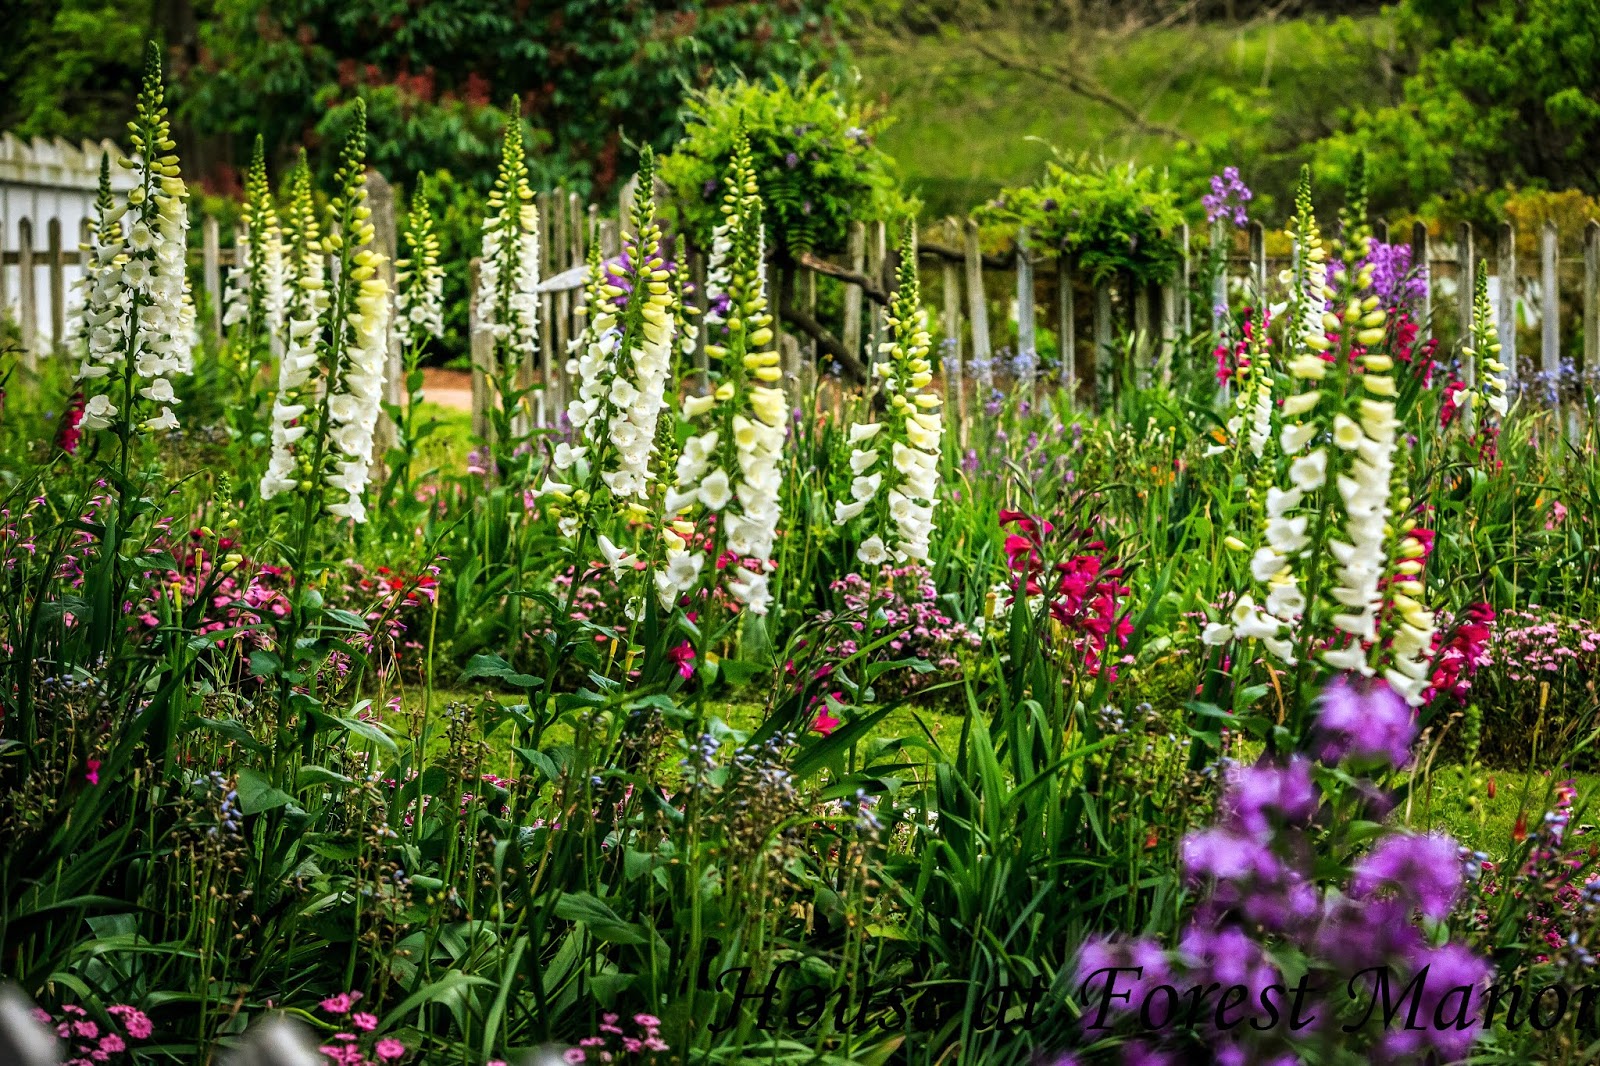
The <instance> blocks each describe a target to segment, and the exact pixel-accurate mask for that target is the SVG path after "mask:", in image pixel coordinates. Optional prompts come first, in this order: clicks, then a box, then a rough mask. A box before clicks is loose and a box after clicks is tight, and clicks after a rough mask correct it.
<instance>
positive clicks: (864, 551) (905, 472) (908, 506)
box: [834, 221, 944, 566]
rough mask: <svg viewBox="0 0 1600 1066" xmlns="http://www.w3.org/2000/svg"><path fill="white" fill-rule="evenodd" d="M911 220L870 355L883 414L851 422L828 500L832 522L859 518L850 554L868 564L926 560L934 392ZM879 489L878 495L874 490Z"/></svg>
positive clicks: (935, 443) (934, 498) (934, 458)
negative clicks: (843, 481) (877, 356)
mask: <svg viewBox="0 0 1600 1066" xmlns="http://www.w3.org/2000/svg"><path fill="white" fill-rule="evenodd" d="M911 238H912V233H911V223H910V221H907V222H906V224H905V227H904V229H903V230H902V234H901V240H900V287H899V289H898V290H897V291H896V293H895V298H894V306H893V307H892V308H891V309H890V311H889V315H888V327H889V332H890V339H889V340H888V341H885V342H884V344H883V353H882V354H883V355H885V356H887V358H886V359H883V360H881V361H874V362H873V364H872V374H873V376H874V377H876V378H878V379H880V380H881V382H882V395H883V397H884V400H885V406H886V407H887V408H888V417H887V418H886V419H885V420H883V421H881V422H879V421H873V422H858V423H856V424H855V425H853V426H851V427H850V445H851V451H850V473H851V475H852V476H853V480H852V481H851V482H850V499H849V500H848V501H845V500H839V501H837V502H836V503H835V504H834V521H835V522H837V523H838V524H839V525H844V524H845V523H847V522H851V521H852V520H855V519H858V518H862V517H863V516H865V517H864V519H863V520H862V521H860V522H858V523H857V524H858V527H859V529H860V531H861V532H862V533H863V534H864V536H863V537H862V538H861V539H860V541H859V542H858V544H857V547H856V558H857V559H858V560H859V561H860V562H862V563H863V564H865V565H867V566H881V565H882V564H884V563H887V562H889V561H890V560H891V559H892V560H893V561H894V562H896V563H901V564H903V563H905V562H907V561H915V562H926V561H927V559H928V539H929V537H930V536H931V535H932V533H933V510H934V506H935V504H937V503H938V498H939V441H940V438H941V434H942V433H943V429H944V424H943V421H942V420H941V418H940V415H939V411H938V408H939V405H940V403H941V400H940V397H939V394H938V393H937V392H934V391H933V390H932V389H931V388H930V387H929V386H930V385H931V384H932V382H933V366H932V364H931V363H929V362H928V348H929V341H928V326H927V312H926V311H925V310H924V309H923V307H922V299H921V294H920V291H919V290H918V288H917V269H916V252H915V249H914V247H913V245H912V241H911ZM880 489H882V494H881V498H880V493H879V490H880Z"/></svg>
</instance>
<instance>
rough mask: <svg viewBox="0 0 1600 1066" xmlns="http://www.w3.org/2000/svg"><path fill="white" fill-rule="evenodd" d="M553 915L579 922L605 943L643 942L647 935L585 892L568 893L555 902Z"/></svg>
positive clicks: (646, 940) (601, 901)
mask: <svg viewBox="0 0 1600 1066" xmlns="http://www.w3.org/2000/svg"><path fill="white" fill-rule="evenodd" d="M556 917H558V918H565V919H567V920H568V921H570V922H582V923H583V924H584V925H585V926H586V927H587V928H588V930H589V932H591V933H593V934H594V935H595V936H596V937H598V938H599V939H601V940H604V941H605V942H607V943H609V944H645V943H648V942H649V937H647V936H645V933H644V930H643V929H641V928H639V926H637V925H634V924H633V923H632V922H625V921H623V920H622V918H621V917H620V916H618V914H617V912H616V911H614V910H612V909H611V908H610V907H609V906H607V905H606V903H605V902H604V901H603V900H601V899H599V898H597V897H595V896H591V895H590V894H589V893H587V892H568V893H567V894H566V895H564V896H562V897H561V899H559V900H558V901H557V902H556Z"/></svg>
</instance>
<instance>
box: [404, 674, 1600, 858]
mask: <svg viewBox="0 0 1600 1066" xmlns="http://www.w3.org/2000/svg"><path fill="white" fill-rule="evenodd" d="M421 695H422V689H421V688H420V687H417V688H412V689H410V690H409V691H408V693H407V699H406V704H407V706H408V709H414V708H415V706H416V703H417V702H418V701H420V699H421ZM480 698H482V693H480V692H478V691H474V690H470V689H455V688H450V687H442V688H438V689H435V690H434V693H433V701H432V709H433V710H434V711H440V710H443V709H444V708H445V707H447V706H449V705H450V704H451V703H455V702H458V701H459V702H465V703H469V704H470V703H475V702H476V701H477V700H479V699H480ZM496 698H497V699H498V700H499V701H500V702H501V703H505V704H511V703H517V702H519V701H520V697H519V696H516V695H513V694H502V695H500V696H497V697H496ZM764 711H765V708H764V707H763V706H762V705H761V704H759V703H754V702H740V703H717V704H714V705H713V706H712V711H711V713H712V714H713V715H714V716H716V717H718V718H720V719H722V721H724V722H725V723H727V724H728V725H730V726H732V727H733V728H734V729H738V730H753V729H754V728H755V727H756V726H757V725H758V724H759V723H760V720H761V716H762V714H763V713H764ZM503 728H504V727H503ZM564 728H565V727H563V726H560V725H557V726H556V727H555V728H554V729H553V730H552V732H551V737H552V739H555V740H558V741H559V740H560V739H561V735H562V733H563V731H564ZM924 729H926V730H927V732H928V733H931V734H932V736H933V738H934V742H935V743H936V744H938V746H939V747H940V748H941V749H942V750H944V751H946V752H947V753H949V754H951V755H954V751H955V745H956V743H957V741H958V739H959V737H960V730H961V716H960V715H959V714H954V713H949V712H944V711H939V710H931V709H928V708H921V707H912V706H907V707H902V708H899V709H898V710H896V711H894V712H892V713H891V714H890V715H889V717H888V718H886V719H885V720H884V722H883V724H882V725H881V726H880V727H879V728H878V729H877V730H875V731H874V735H875V736H879V737H884V738H888V737H901V736H909V735H923V731H924ZM506 739H507V738H506V737H505V736H502V735H500V734H496V736H495V737H494V738H493V740H494V741H495V742H497V743H496V746H497V747H502V745H501V744H500V743H498V742H502V741H505V740H506ZM441 740H442V738H441ZM868 743H870V741H869V742H868ZM501 754H503V755H504V756H505V759H506V764H507V765H506V769H507V773H508V775H514V774H515V773H516V768H515V766H514V763H513V760H512V759H511V757H510V752H509V750H508V749H504V750H502V752H501ZM1565 781H1572V782H1573V785H1574V787H1575V788H1576V789H1577V791H1578V797H1577V799H1576V801H1575V803H1574V811H1575V813H1576V816H1577V817H1576V821H1577V822H1578V823H1580V824H1582V823H1586V822H1591V821H1594V822H1600V814H1596V813H1595V812H1594V810H1593V808H1594V804H1595V801H1596V800H1600V775H1596V774H1569V773H1564V772H1560V771H1555V770H1479V771H1477V772H1476V774H1475V775H1474V776H1473V777H1471V778H1468V777H1467V775H1464V774H1462V773H1461V772H1460V768H1459V767H1457V766H1455V765H1448V764H1447V765H1439V764H1436V765H1435V766H1434V767H1433V769H1432V773H1431V774H1430V775H1428V776H1427V777H1423V778H1419V779H1418V780H1417V782H1416V784H1415V786H1414V791H1413V794H1412V796H1411V799H1410V801H1409V802H1403V803H1401V804H1400V805H1399V806H1398V807H1396V808H1395V810H1394V811H1393V812H1391V814H1390V821H1391V822H1393V823H1394V824H1397V825H1405V826H1409V827H1410V828H1412V829H1415V830H1417V831H1419V832H1428V831H1442V832H1446V833H1448V834H1450V835H1451V836H1452V837H1454V838H1455V839H1456V840H1457V841H1459V842H1460V843H1462V844H1464V845H1466V846H1467V847H1470V848H1472V849H1474V850H1476V851H1482V852H1485V853H1486V854H1488V855H1489V856H1490V858H1491V859H1492V860H1493V861H1495V862H1500V861H1502V860H1503V859H1504V858H1505V856H1506V855H1508V854H1509V853H1510V852H1511V851H1512V850H1513V849H1514V848H1515V847H1516V845H1517V844H1518V843H1519V840H1520V838H1519V834H1520V833H1522V832H1523V831H1524V830H1531V829H1533V828H1534V827H1535V826H1536V825H1537V824H1538V823H1539V821H1540V819H1542V818H1543V817H1544V812H1545V811H1547V810H1549V809H1550V808H1551V807H1552V806H1553V805H1554V802H1555V790H1556V788H1557V787H1558V786H1559V785H1560V784H1562V783H1563V782H1565Z"/></svg>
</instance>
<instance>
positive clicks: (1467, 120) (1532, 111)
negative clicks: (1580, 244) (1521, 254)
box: [1321, 0, 1600, 214]
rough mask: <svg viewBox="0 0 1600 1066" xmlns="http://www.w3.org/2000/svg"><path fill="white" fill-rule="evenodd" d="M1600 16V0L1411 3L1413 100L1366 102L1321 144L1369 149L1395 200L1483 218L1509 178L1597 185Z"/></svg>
mask: <svg viewBox="0 0 1600 1066" xmlns="http://www.w3.org/2000/svg"><path fill="white" fill-rule="evenodd" d="M1597 20H1600V6H1597V5H1596V4H1595V3H1594V2H1593V0H1472V2H1469V3H1460V2H1457V0H1406V2H1405V3H1403V4H1401V5H1400V7H1399V9H1398V26H1399V30H1400V34H1401V38H1402V40H1403V42H1404V44H1405V46H1406V47H1407V48H1408V49H1409V50H1410V51H1411V53H1412V54H1413V55H1414V57H1415V72H1414V73H1412V74H1411V76H1409V77H1408V78H1406V80H1405V83H1404V88H1403V92H1402V96H1401V99H1400V100H1398V101H1397V102H1395V103H1394V104H1393V105H1392V106H1381V105H1373V106H1366V107H1361V108H1358V109H1356V110H1354V112H1353V113H1352V114H1351V115H1350V119H1349V127H1350V128H1349V131H1348V132H1347V133H1342V134H1339V135H1337V136H1335V137H1333V138H1332V139H1330V141H1329V142H1328V143H1327V144H1326V145H1324V146H1322V148H1321V151H1322V152H1323V153H1324V155H1325V156H1326V157H1327V158H1328V159H1329V160H1338V159H1344V158H1348V157H1349V152H1350V149H1351V147H1352V146H1353V145H1363V146H1365V147H1366V148H1367V149H1368V152H1369V157H1370V158H1371V159H1373V160H1374V161H1375V162H1376V164H1377V165H1376V166H1375V167H1373V168H1372V170H1371V174H1370V179H1371V182H1372V190H1373V194H1374V198H1375V199H1377V200H1379V201H1380V202H1382V203H1384V204H1402V205H1407V206H1433V207H1435V208H1436V209H1437V208H1443V207H1450V208H1453V209H1454V210H1456V211H1458V212H1460V211H1464V212H1467V213H1473V212H1477V213H1479V214H1481V213H1483V211H1484V207H1485V206H1486V205H1485V201H1486V200H1487V199H1488V198H1490V197H1492V196H1494V195H1495V194H1503V190H1505V189H1506V187H1507V186H1524V185H1532V186H1537V187H1543V188H1551V189H1563V188H1577V189H1581V190H1583V191H1585V192H1589V193H1593V192H1596V191H1597V190H1600V176H1597V174H1596V171H1595V168H1594V166H1593V158H1594V154H1595V152H1596V150H1597V148H1600V36H1597V34H1596V31H1595V26H1596V22H1597Z"/></svg>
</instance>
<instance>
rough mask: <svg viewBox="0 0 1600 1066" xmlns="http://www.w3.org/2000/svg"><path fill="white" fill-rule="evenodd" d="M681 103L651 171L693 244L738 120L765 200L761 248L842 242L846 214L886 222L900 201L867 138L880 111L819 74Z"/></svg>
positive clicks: (708, 220)
mask: <svg viewBox="0 0 1600 1066" xmlns="http://www.w3.org/2000/svg"><path fill="white" fill-rule="evenodd" d="M685 110H686V112H687V116H686V121H685V126H686V129H685V132H684V136H683V139H682V140H681V141H680V142H679V144H678V146H677V148H676V150H675V151H674V152H673V153H672V155H670V156H669V157H667V158H666V159H665V160H663V161H662V164H661V176H662V179H663V180H664V181H665V182H666V183H667V184H668V185H669V186H670V187H671V188H672V190H673V191H674V193H676V197H675V202H674V205H673V206H674V209H675V210H677V211H678V212H679V214H680V216H681V219H682V223H683V225H684V228H685V229H687V230H688V231H689V232H690V233H691V234H692V235H693V236H694V238H695V240H696V241H697V242H698V243H699V244H700V246H701V247H703V248H704V247H710V244H711V230H712V227H714V226H715V225H716V224H717V223H718V222H719V221H721V217H720V213H719V211H718V205H719V204H720V203H721V201H722V194H723V190H722V187H721V184H722V181H723V180H724V176H725V175H726V174H727V173H728V164H729V161H730V160H731V159H732V157H733V146H734V141H735V139H736V136H737V134H738V132H739V130H740V129H741V128H742V129H743V130H744V133H745V136H746V137H747V138H748V139H749V144H750V153H751V156H752V159H753V162H754V164H755V169H756V181H757V183H758V184H759V186H760V188H761V195H762V197H763V199H764V200H765V201H766V212H767V227H768V233H769V236H770V237H771V239H772V244H771V247H770V248H769V252H771V253H774V254H776V255H777V256H778V257H779V258H780V259H781V260H783V261H785V262H787V261H791V260H792V259H793V258H794V257H795V256H797V255H799V254H801V253H804V252H820V253H824V254H826V253H836V252H839V251H842V250H843V249H844V246H845V243H846V238H847V233H848V229H849V224H850V222H851V221H862V222H866V221H888V220H889V219H891V218H894V217H897V216H898V215H899V214H901V213H903V212H904V211H905V210H906V207H907V205H906V203H905V201H904V200H903V198H902V197H901V195H900V191H899V185H898V182H897V180H896V178H895V173H894V162H893V160H891V159H890V158H889V157H888V156H887V155H886V154H884V152H883V151H882V150H881V149H880V148H878V147H877V145H876V143H875V140H874V135H875V134H876V133H877V132H878V131H880V130H881V129H882V128H883V126H884V124H885V122H884V119H883V117H882V116H881V115H880V114H878V113H877V112H875V111H873V110H872V109H870V108H864V107H861V106H860V105H858V104H854V103H847V102H846V101H844V100H843V99H841V97H840V96H839V94H838V93H837V92H836V91H835V90H834V88H833V86H832V85H831V84H830V82H829V81H828V80H826V79H822V78H818V79H815V80H813V81H811V82H808V83H804V84H801V85H800V86H799V87H798V88H790V87H789V86H788V85H787V84H785V83H783V82H782V81H778V80H776V79H775V80H773V81H772V82H770V83H757V82H739V83H738V84H736V85H730V86H724V87H719V88H714V89H711V90H708V91H706V92H703V93H697V94H695V95H694V96H692V97H691V98H690V99H689V101H688V103H687V105H686V109H685Z"/></svg>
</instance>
